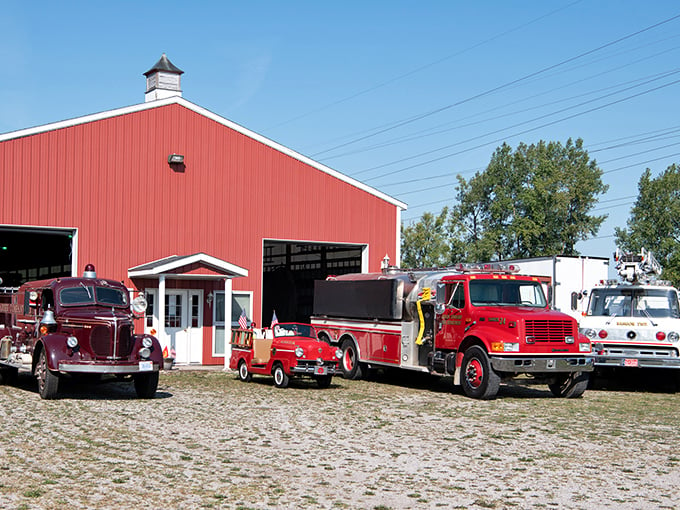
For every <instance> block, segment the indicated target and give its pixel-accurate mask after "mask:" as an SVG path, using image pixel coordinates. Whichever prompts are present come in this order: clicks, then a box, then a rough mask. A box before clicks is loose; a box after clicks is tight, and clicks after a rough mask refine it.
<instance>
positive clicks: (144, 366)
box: [139, 361, 153, 372]
mask: <svg viewBox="0 0 680 510" xmlns="http://www.w3.org/2000/svg"><path fill="white" fill-rule="evenodd" d="M151 370H153V361H140V362H139V371H140V372H150V371H151Z"/></svg>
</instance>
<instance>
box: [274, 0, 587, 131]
mask: <svg viewBox="0 0 680 510" xmlns="http://www.w3.org/2000/svg"><path fill="white" fill-rule="evenodd" d="M581 1H582V0H576V1H574V2H571V3H570V4H567V5H565V6H564V7H560V8H558V9H554V10H552V11H550V12H548V13H547V14H543V15H542V16H539V17H537V18H534V19H532V20H530V21H528V22H526V23H523V24H521V25H518V26H516V27H514V28H511V29H509V30H506V31H505V32H501V33H499V34H497V35H494V36H493V37H489V38H488V39H485V40H483V41H481V42H479V43H476V44H473V45H472V46H468V47H467V48H465V49H463V50H460V51H457V52H455V53H452V54H450V55H447V56H445V57H442V58H440V59H438V60H435V61H433V62H430V63H428V64H425V65H422V66H420V67H417V68H415V69H413V70H411V71H408V72H406V73H403V74H400V75H398V76H395V77H394V78H390V79H388V80H386V81H384V82H381V83H378V84H377V85H373V86H371V87H368V88H366V89H363V90H360V91H359V92H356V93H354V94H352V95H349V96H347V97H344V98H342V99H338V100H337V101H333V102H331V103H329V104H327V105H325V106H322V107H320V108H317V109H315V110H312V111H309V112H307V113H303V114H301V115H298V116H296V117H293V118H292V119H289V120H286V121H283V122H281V123H279V124H276V125H274V126H272V128H277V127H280V126H284V125H286V124H289V123H291V122H294V121H296V120H299V119H302V118H305V117H308V116H309V115H313V114H315V113H318V112H321V111H323V110H327V109H328V108H331V107H333V106H337V105H339V104H342V103H345V102H347V101H350V100H352V99H354V98H357V97H359V96H362V95H364V94H368V93H369V92H373V91H374V90H377V89H379V88H382V87H385V86H387V85H390V84H392V83H394V82H396V81H399V80H401V79H403V78H407V77H409V76H411V75H414V74H417V73H419V72H421V71H424V70H425V69H428V68H430V67H433V66H435V65H437V64H441V63H442V62H445V61H447V60H450V59H452V58H453V57H457V56H460V55H463V54H464V53H467V52H468V51H471V50H474V49H475V48H478V47H480V46H483V45H485V44H487V43H490V42H492V41H495V40H496V39H500V38H501V37H504V36H506V35H508V34H511V33H513V32H516V31H518V30H520V29H522V28H525V27H527V26H529V25H531V24H533V23H536V22H537V21H540V20H542V19H544V18H547V17H549V16H552V15H553V14H555V13H557V12H560V11H562V10H565V9H568V8H570V7H573V6H574V5H576V4H578V3H580V2H581Z"/></svg>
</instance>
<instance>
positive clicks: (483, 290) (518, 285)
mask: <svg viewBox="0 0 680 510" xmlns="http://www.w3.org/2000/svg"><path fill="white" fill-rule="evenodd" d="M470 301H471V302H472V304H473V305H474V306H492V305H493V306H535V307H540V308H545V306H546V301H545V295H544V294H543V288H542V287H541V284H540V283H539V282H528V281H518V280H512V281H509V280H471V281H470Z"/></svg>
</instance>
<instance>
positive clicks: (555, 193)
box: [402, 139, 607, 265]
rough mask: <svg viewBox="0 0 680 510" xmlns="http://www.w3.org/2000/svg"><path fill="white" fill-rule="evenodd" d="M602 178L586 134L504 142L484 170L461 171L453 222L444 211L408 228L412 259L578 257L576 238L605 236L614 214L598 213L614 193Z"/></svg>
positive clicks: (406, 250) (407, 250) (408, 258)
mask: <svg viewBox="0 0 680 510" xmlns="http://www.w3.org/2000/svg"><path fill="white" fill-rule="evenodd" d="M601 177H602V170H600V169H599V168H598V166H597V164H596V162H595V161H594V160H591V159H590V157H589V156H588V152H587V151H586V150H585V149H584V148H583V141H582V140H581V139H578V140H576V141H575V142H573V141H572V140H571V139H569V140H568V141H567V143H566V144H565V145H562V144H561V143H559V142H544V141H540V142H539V143H537V144H532V145H526V144H524V143H521V144H519V146H518V147H517V149H516V150H514V151H513V150H512V148H511V147H510V146H509V145H507V144H503V145H502V146H500V147H498V148H497V149H496V151H495V152H494V153H493V155H492V157H491V160H490V162H489V165H488V166H487V168H486V169H485V170H484V171H482V172H478V173H476V174H475V175H474V176H473V177H472V178H471V179H470V180H465V179H464V178H463V177H461V176H460V175H459V176H458V185H457V186H456V195H455V198H456V204H455V206H454V207H453V208H452V210H451V212H450V214H449V215H448V221H447V222H446V223H445V225H444V224H443V216H444V214H445V212H444V211H443V212H442V213H441V214H440V215H439V216H434V215H432V214H430V213H426V214H425V215H423V217H422V219H421V221H420V222H418V223H416V224H414V225H411V226H409V227H406V228H403V229H402V233H403V234H404V235H403V238H402V253H403V255H404V263H405V264H408V265H420V263H421V262H423V261H427V262H428V264H427V265H430V264H431V263H433V262H437V264H438V265H439V264H441V263H444V264H450V263H453V262H459V261H486V260H507V259H512V258H526V257H537V256H545V255H577V254H578V252H577V251H576V249H575V245H576V243H577V242H578V241H581V240H585V239H587V238H589V237H590V236H593V235H595V234H597V232H598V231H599V228H600V226H601V224H602V222H603V221H604V220H605V218H606V215H602V216H594V215H592V214H591V211H592V209H593V207H594V206H595V204H596V203H597V199H598V196H599V195H601V194H603V193H605V192H606V191H607V185H605V184H603V183H602V179H601ZM428 250H432V251H431V252H430V251H428Z"/></svg>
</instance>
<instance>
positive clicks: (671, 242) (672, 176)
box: [615, 164, 680, 285]
mask: <svg viewBox="0 0 680 510" xmlns="http://www.w3.org/2000/svg"><path fill="white" fill-rule="evenodd" d="M615 233H616V245H617V247H618V248H620V249H621V250H622V251H626V252H638V251H639V250H640V248H645V249H647V250H649V251H651V252H652V253H653V254H654V256H655V257H656V259H657V260H658V261H659V263H660V264H661V265H662V266H663V278H664V279H666V280H671V281H672V282H673V283H674V284H675V285H678V284H680V167H678V166H677V165H675V164H673V165H671V166H669V167H668V168H667V169H666V170H665V171H664V172H663V173H662V174H661V175H659V176H658V177H656V178H654V179H653V178H652V173H651V171H650V170H649V168H648V169H647V170H645V172H644V173H643V174H642V176H641V177H640V181H639V182H638V198H637V200H636V201H635V204H634V205H633V208H632V210H631V215H630V218H629V219H628V222H627V227H626V228H625V229H622V228H616V230H615Z"/></svg>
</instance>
